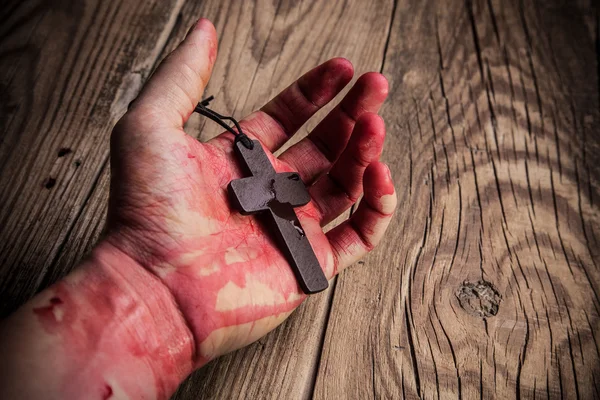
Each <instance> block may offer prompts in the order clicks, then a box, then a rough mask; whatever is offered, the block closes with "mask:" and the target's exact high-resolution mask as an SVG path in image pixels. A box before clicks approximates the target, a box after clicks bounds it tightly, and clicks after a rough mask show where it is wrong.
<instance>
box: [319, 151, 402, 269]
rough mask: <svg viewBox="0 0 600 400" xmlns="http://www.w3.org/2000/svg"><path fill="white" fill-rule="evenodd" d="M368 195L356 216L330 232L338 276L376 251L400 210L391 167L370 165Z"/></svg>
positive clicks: (376, 164)
mask: <svg viewBox="0 0 600 400" xmlns="http://www.w3.org/2000/svg"><path fill="white" fill-rule="evenodd" d="M363 182H364V191H365V195H364V198H363V200H362V201H361V203H360V205H359V206H358V209H357V210H356V212H355V213H354V214H352V216H351V217H350V218H349V219H348V220H347V221H345V222H344V223H342V224H341V225H339V226H337V227H335V228H334V229H332V230H331V231H329V232H327V238H328V239H329V243H330V244H331V249H332V251H333V256H334V262H335V266H336V270H337V272H340V271H341V270H343V269H344V268H346V267H348V266H349V265H351V264H353V263H354V262H356V261H358V260H359V259H360V258H362V257H363V256H364V255H365V254H367V253H368V252H370V251H371V250H373V248H374V247H375V246H376V245H377V244H378V243H379V241H380V240H381V238H382V236H383V234H384V233H385V231H386V229H387V227H388V225H389V223H390V221H391V219H392V215H393V213H394V210H395V209H396V193H395V191H394V185H393V182H392V178H391V175H390V172H389V169H388V168H387V166H386V165H385V164H383V163H380V162H374V163H373V164H371V165H369V167H367V169H366V171H365V176H364V179H363Z"/></svg>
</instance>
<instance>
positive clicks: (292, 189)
mask: <svg viewBox="0 0 600 400" xmlns="http://www.w3.org/2000/svg"><path fill="white" fill-rule="evenodd" d="M253 143H254V146H253V148H252V149H248V148H246V146H244V144H243V143H242V142H241V141H236V143H235V144H234V149H235V152H236V154H237V155H238V156H239V158H240V160H242V165H243V167H244V168H245V169H246V173H249V174H251V175H252V176H250V177H247V178H241V179H236V180H233V181H231V182H230V183H229V187H228V190H229V194H230V196H231V199H232V201H233V203H234V205H235V206H236V207H237V208H238V209H239V210H240V212H241V213H242V214H244V215H249V214H256V213H263V212H264V213H265V214H267V220H268V223H269V225H271V226H272V228H273V231H274V232H275V236H276V238H277V240H278V242H279V244H280V249H281V250H282V252H283V253H284V254H285V256H286V257H287V259H288V262H289V263H290V265H291V266H292V269H293V270H294V274H295V275H296V280H297V281H298V284H299V285H300V287H301V288H302V290H303V291H304V293H306V294H311V293H316V292H320V291H322V290H325V289H327V285H328V283H327V278H325V275H324V274H323V270H322V269H321V266H320V265H319V261H318V260H317V257H316V256H315V253H314V251H313V249H312V247H311V246H310V242H309V241H308V239H307V237H306V234H305V233H304V229H302V226H301V225H300V221H298V217H297V216H296V213H295V212H294V207H300V206H304V205H306V204H308V202H309V201H310V195H309V194H308V190H306V186H304V183H303V182H302V180H301V179H300V176H299V175H298V174H297V173H294V172H283V173H277V172H275V169H274V168H273V166H272V165H271V162H270V161H269V158H268V157H267V155H266V154H265V151H264V150H263V148H262V146H261V144H260V142H259V141H257V140H254V141H253Z"/></svg>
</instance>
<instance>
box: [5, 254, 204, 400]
mask: <svg viewBox="0 0 600 400" xmlns="http://www.w3.org/2000/svg"><path fill="white" fill-rule="evenodd" d="M0 354H2V358H3V361H2V363H1V364H0V398H45V399H50V398H61V399H66V398H89V399H107V398H113V399H118V398H166V397H168V396H169V395H170V394H171V393H172V392H173V391H174V390H175V389H176V387H177V385H178V384H179V383H180V382H181V381H182V380H183V379H184V378H185V377H186V376H187V375H188V374H189V373H190V372H191V371H192V370H193V368H194V354H195V348H194V340H193V337H192V335H191V333H190V331H189V329H188V328H187V326H186V323H185V320H184V319H183V317H182V316H181V314H180V313H179V311H178V308H177V305H176V303H175V301H174V300H173V298H172V296H171V294H170V292H169V291H168V289H167V288H166V287H165V286H164V285H163V284H162V283H161V282H160V281H159V280H158V279H156V278H155V277H154V276H153V275H151V274H150V273H149V272H147V271H146V270H144V269H143V268H141V267H139V266H138V265H136V264H135V263H134V262H133V261H132V260H131V259H130V258H128V257H127V256H125V254H123V253H121V252H120V251H118V250H117V249H115V248H114V247H112V246H110V245H108V244H106V243H104V244H101V245H99V246H98V247H97V248H96V249H95V250H94V251H93V253H92V255H91V257H90V258H89V259H88V260H87V261H85V262H84V263H83V264H82V265H81V266H80V268H78V269H77V270H76V271H75V272H73V273H72V274H70V275H69V276H68V277H67V278H65V279H64V280H62V281H61V282H59V283H57V284H55V285H54V286H52V287H50V288H48V289H46V290H45V291H43V292H41V293H40V294H38V295H37V296H36V297H34V298H33V299H32V300H31V301H29V302H28V303H26V304H25V305H23V306H22V307H21V308H20V309H19V310H18V311H17V312H15V313H14V314H13V315H11V316H10V317H9V318H7V319H6V320H4V321H2V323H1V324H0Z"/></svg>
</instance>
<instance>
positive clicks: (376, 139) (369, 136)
mask: <svg viewBox="0 0 600 400" xmlns="http://www.w3.org/2000/svg"><path fill="white" fill-rule="evenodd" d="M384 140H385V124H384V122H383V119H382V118H381V117H380V116H379V115H377V114H373V113H364V114H363V115H361V116H360V118H359V119H358V121H357V122H356V125H355V126H354V132H353V133H352V136H351V138H350V141H349V142H348V146H347V147H346V149H345V150H344V152H343V153H342V155H341V156H340V158H339V159H338V160H337V161H336V162H335V164H334V165H333V167H332V168H331V171H330V172H329V173H328V174H326V175H323V176H321V178H319V180H318V181H317V182H315V184H314V185H313V186H311V187H310V194H311V197H312V199H313V201H314V203H315V205H316V207H317V210H318V211H319V213H320V223H321V226H324V225H327V224H328V223H329V222H331V221H332V220H333V219H335V218H336V217H337V216H338V215H340V214H341V213H343V212H344V211H346V210H347V209H348V208H350V206H351V205H352V204H354V203H355V202H356V201H357V200H358V198H359V197H360V196H361V195H362V193H363V175H364V173H365V169H366V168H367V166H369V164H371V163H372V162H374V161H377V160H379V156H380V155H381V150H382V149H383V142H384Z"/></svg>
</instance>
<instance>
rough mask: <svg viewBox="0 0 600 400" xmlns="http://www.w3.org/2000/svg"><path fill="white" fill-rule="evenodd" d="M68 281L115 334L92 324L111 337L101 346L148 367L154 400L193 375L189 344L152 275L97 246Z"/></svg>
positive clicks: (175, 309) (167, 296) (114, 249)
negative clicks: (79, 287) (77, 283)
mask: <svg viewBox="0 0 600 400" xmlns="http://www.w3.org/2000/svg"><path fill="white" fill-rule="evenodd" d="M77 274H80V276H77ZM71 279H72V280H73V281H75V280H80V282H81V284H82V286H83V287H82V289H84V290H86V291H88V292H89V293H88V296H85V297H88V298H89V301H90V306H91V307H90V312H92V313H94V314H97V315H98V320H102V321H106V322H108V325H111V326H113V327H114V328H115V331H114V332H111V329H110V328H108V326H106V327H102V326H100V324H99V323H98V322H100V321H98V320H97V324H96V325H97V327H98V330H99V331H103V334H104V335H108V336H109V337H111V335H112V337H111V338H110V340H107V343H106V344H107V345H108V346H111V347H113V349H116V348H119V347H121V349H120V351H118V352H114V351H113V354H114V355H115V356H116V357H119V358H125V359H126V358H131V359H132V363H133V364H136V365H137V364H140V362H141V364H144V365H147V366H149V369H148V371H147V372H148V373H149V374H150V375H151V376H149V379H150V378H152V379H153V380H154V386H155V388H156V391H155V393H156V395H157V397H159V398H160V397H165V396H168V395H170V394H171V393H172V392H173V391H174V390H175V389H176V388H177V386H178V385H179V383H180V382H181V381H182V380H183V379H184V378H185V377H186V376H187V375H189V374H190V373H191V372H192V371H193V368H194V367H195V366H194V356H195V344H194V338H193V335H192V333H191V332H190V330H189V328H188V326H187V324H186V322H185V319H184V317H183V315H182V314H181V312H180V311H179V308H178V305H177V303H176V301H175V299H174V298H173V296H172V295H171V292H170V291H169V289H168V288H167V287H166V286H165V285H164V284H163V283H162V282H161V281H160V280H159V279H158V278H157V277H156V276H155V275H153V274H152V273H150V272H149V271H147V270H146V269H145V268H143V267H142V266H140V265H139V264H138V263H137V262H135V261H134V260H133V259H132V258H131V257H129V256H128V255H127V254H126V253H124V252H122V251H121V250H120V249H118V248H117V247H116V246H114V245H112V244H110V243H109V242H108V241H104V242H101V243H100V244H99V245H98V246H97V247H96V248H95V249H94V250H93V252H92V254H91V257H90V258H89V260H88V261H87V262H85V263H84V265H83V266H82V268H81V270H80V271H77V272H76V273H75V274H74V276H73V278H71ZM83 280H88V283H87V284H86V283H85V282H84V281H83ZM103 313H107V314H108V315H102V314H103ZM107 350H108V349H107ZM113 362H115V363H117V362H116V360H115V361H113ZM123 373H124V374H128V375H130V378H131V379H132V380H135V379H134V378H135V376H136V375H137V372H134V371H131V372H129V371H127V370H125V371H123ZM132 394H133V393H132ZM130 397H131V395H130ZM133 397H136V396H135V395H134V396H133Z"/></svg>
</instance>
